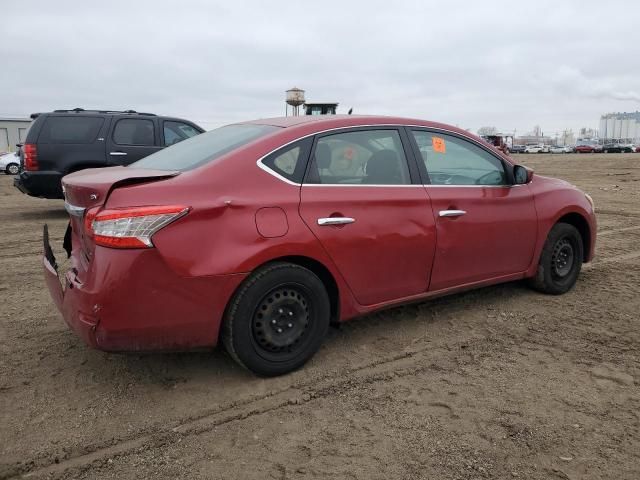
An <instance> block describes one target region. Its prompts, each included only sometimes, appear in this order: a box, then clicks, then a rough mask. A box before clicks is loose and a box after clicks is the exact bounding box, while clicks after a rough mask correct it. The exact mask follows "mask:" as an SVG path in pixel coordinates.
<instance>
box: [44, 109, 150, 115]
mask: <svg viewBox="0 0 640 480" xmlns="http://www.w3.org/2000/svg"><path fill="white" fill-rule="evenodd" d="M80 112H90V113H107V114H110V113H125V114H127V115H147V116H151V117H155V116H157V115H156V114H155V113H146V112H136V111H135V110H122V111H121V110H96V109H88V110H85V109H84V108H73V109H71V110H54V113H80Z"/></svg>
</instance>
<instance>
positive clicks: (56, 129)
mask: <svg viewBox="0 0 640 480" xmlns="http://www.w3.org/2000/svg"><path fill="white" fill-rule="evenodd" d="M103 124H104V118H103V117H84V116H80V115H78V116H75V115H74V116H73V117H71V116H68V117H56V116H50V117H47V119H46V120H45V122H44V124H43V125H42V130H41V132H40V135H39V137H38V143H76V144H87V143H93V142H95V140H96V138H97V137H98V133H100V129H101V128H102V125H103Z"/></svg>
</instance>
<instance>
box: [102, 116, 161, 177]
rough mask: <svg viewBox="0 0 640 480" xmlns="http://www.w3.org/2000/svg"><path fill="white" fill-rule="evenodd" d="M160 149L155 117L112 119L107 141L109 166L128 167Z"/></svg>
mask: <svg viewBox="0 0 640 480" xmlns="http://www.w3.org/2000/svg"><path fill="white" fill-rule="evenodd" d="M162 148H163V146H162V145H161V143H160V133H159V132H158V119H157V117H143V118H140V117H134V116H122V117H114V119H113V121H112V127H111V131H110V133H109V138H108V139H107V161H108V162H109V165H129V164H130V163H133V162H135V161H137V160H140V159H141V158H144V157H146V156H148V155H151V154H152V153H155V152H157V151H158V150H161V149H162Z"/></svg>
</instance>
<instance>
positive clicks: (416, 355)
mask: <svg viewBox="0 0 640 480" xmlns="http://www.w3.org/2000/svg"><path fill="white" fill-rule="evenodd" d="M635 258H640V251H634V252H630V253H628V254H625V255H616V256H612V257H605V258H602V259H598V260H597V261H596V262H595V263H591V264H586V265H585V267H587V268H589V269H590V270H592V269H593V268H597V267H598V266H599V265H602V264H608V263H613V262H619V261H626V260H629V259H635ZM460 343H465V340H464V339H463V338H461V339H460ZM546 347H547V348H553V347H552V345H546ZM430 349H431V345H429V344H428V343H427V344H413V345H412V347H410V348H407V349H405V351H403V352H401V353H397V354H394V355H391V356H388V357H386V358H381V359H377V360H374V361H372V362H368V363H366V364H364V365H360V366H357V367H354V368H351V369H349V370H346V371H345V372H344V373H343V374H341V375H340V376H339V377H336V376H335V375H333V374H332V373H327V374H324V375H318V376H316V377H314V378H310V379H307V380H303V381H300V382H297V383H293V384H291V385H289V386H286V387H283V388H281V389H279V390H275V391H271V392H268V393H266V394H264V395H260V396H255V397H249V398H246V399H244V400H241V401H236V402H232V403H228V404H224V405H221V406H219V407H217V408H215V409H212V410H207V411H202V412H200V413H198V414H196V415H191V416H189V417H185V418H183V419H180V420H178V421H174V422H173V423H172V424H171V425H169V426H166V427H164V428H160V429H159V430H157V429H154V427H151V428H147V429H144V430H142V431H139V432H137V433H135V434H133V435H131V436H129V437H125V438H120V439H118V438H112V439H110V440H107V441H104V442H101V443H96V444H94V445H92V446H89V447H87V450H86V451H85V452H84V453H81V454H77V455H71V456H69V457H67V458H62V459H60V458H56V461H51V455H50V456H48V457H47V458H46V459H44V458H40V459H39V460H38V459H36V460H31V461H28V462H26V464H27V465H29V467H27V468H25V464H14V465H13V466H11V467H9V470H8V471H5V473H4V474H2V475H0V479H2V480H5V479H7V480H8V479H12V478H17V477H20V476H22V477H24V478H30V477H36V476H57V475H61V474H63V473H64V472H65V471H67V470H71V469H78V468H80V469H82V468H83V467H88V466H89V465H90V464H91V463H93V462H95V461H101V460H105V459H107V458H113V457H117V456H123V455H127V454H130V453H135V452H136V451H138V450H141V449H146V448H149V447H153V446H158V445H162V444H164V443H166V442H167V441H170V440H171V439H172V438H174V437H176V436H183V437H184V436H190V435H198V434H200V433H204V432H207V431H210V430H211V429H213V428H216V427H217V426H220V425H223V424H226V423H229V422H232V421H235V420H245V419H247V418H250V417H252V416H255V415H261V414H264V413H268V412H271V411H274V410H278V409H280V408H284V407H286V406H289V405H296V404H302V403H306V402H309V401H310V400H312V399H315V398H322V397H324V396H327V395H329V394H330V393H333V392H335V391H336V390H338V391H339V390H340V388H342V387H344V386H345V385H347V386H348V385H350V384H352V383H354V382H359V381H360V382H362V379H369V380H367V383H372V382H375V381H378V380H385V379H388V378H393V377H395V376H405V375H410V374H416V373H419V372H420V371H421V370H422V371H423V370H426V369H428V368H432V366H431V365H429V366H424V362H421V361H420V360H429V357H428V356H427V353H428V352H429V351H430ZM405 364H406V365H405ZM416 364H422V366H419V367H416V366H415V365H416ZM407 365H408V366H407ZM411 365H413V366H411ZM385 369H392V371H391V372H387V371H385ZM398 369H400V370H398ZM407 372H408V373H407ZM328 392H329V393H328Z"/></svg>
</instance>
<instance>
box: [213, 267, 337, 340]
mask: <svg viewBox="0 0 640 480" xmlns="http://www.w3.org/2000/svg"><path fill="white" fill-rule="evenodd" d="M278 262H284V263H292V264H294V265H299V266H301V267H303V268H306V269H307V270H310V271H311V272H313V273H314V274H315V275H317V276H318V278H319V279H320V281H321V282H322V284H323V285H324V287H325V288H326V289H327V294H328V295H329V303H330V312H331V323H334V324H335V323H338V322H339V321H340V290H339V288H338V283H337V281H336V279H335V277H334V275H333V274H332V273H331V271H330V270H329V269H328V268H327V267H326V266H325V265H324V264H323V263H322V262H320V261H318V260H317V259H315V258H312V257H308V256H304V255H285V256H280V257H273V258H270V259H269V260H267V261H264V262H262V263H260V264H257V265H255V267H254V268H252V269H251V272H249V274H248V275H247V277H246V278H245V281H246V279H248V278H249V277H250V276H251V275H252V274H253V273H254V272H256V271H258V270H260V269H261V268H263V267H264V266H265V265H269V264H271V263H278ZM243 283H244V281H243V282H241V283H240V285H238V286H237V287H236V289H235V290H234V291H233V293H232V294H231V295H230V296H229V300H228V303H227V308H228V306H229V304H230V303H231V299H233V297H234V296H235V294H236V293H237V292H238V291H239V290H240V289H241V288H242V284H243ZM225 310H226V309H225ZM223 317H226V313H225V315H223ZM220 333H222V329H220V332H219V333H218V335H220Z"/></svg>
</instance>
